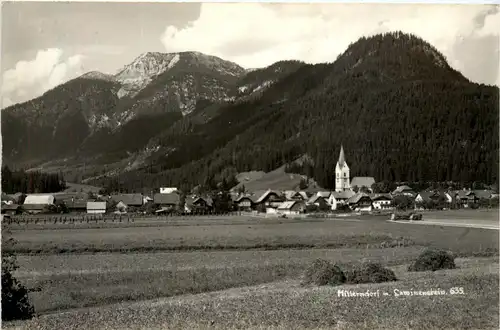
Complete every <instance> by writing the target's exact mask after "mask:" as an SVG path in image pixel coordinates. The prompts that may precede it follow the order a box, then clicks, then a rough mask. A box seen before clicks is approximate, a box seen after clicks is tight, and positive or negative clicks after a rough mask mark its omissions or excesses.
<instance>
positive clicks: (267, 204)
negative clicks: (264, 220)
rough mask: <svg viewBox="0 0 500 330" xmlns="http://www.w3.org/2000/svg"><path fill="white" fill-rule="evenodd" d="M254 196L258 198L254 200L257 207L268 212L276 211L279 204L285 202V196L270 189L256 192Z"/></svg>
mask: <svg viewBox="0 0 500 330" xmlns="http://www.w3.org/2000/svg"><path fill="white" fill-rule="evenodd" d="M253 197H254V198H256V199H255V202H254V204H255V205H256V207H257V208H260V209H261V210H262V211H263V210H265V212H267V213H275V212H276V209H277V208H278V206H280V205H281V203H282V202H284V198H283V197H281V196H280V194H279V193H277V192H275V191H272V190H270V189H268V190H266V191H264V192H256V193H255V194H254V196H253ZM254 198H252V200H253V199H254Z"/></svg>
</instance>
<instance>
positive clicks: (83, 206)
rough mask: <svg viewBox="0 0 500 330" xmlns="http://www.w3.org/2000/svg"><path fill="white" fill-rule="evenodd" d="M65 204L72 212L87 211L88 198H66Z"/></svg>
mask: <svg viewBox="0 0 500 330" xmlns="http://www.w3.org/2000/svg"><path fill="white" fill-rule="evenodd" d="M63 202H64V205H65V206H66V208H67V209H68V211H70V212H82V213H84V212H86V211H87V201H86V200H74V199H72V200H65V201H63Z"/></svg>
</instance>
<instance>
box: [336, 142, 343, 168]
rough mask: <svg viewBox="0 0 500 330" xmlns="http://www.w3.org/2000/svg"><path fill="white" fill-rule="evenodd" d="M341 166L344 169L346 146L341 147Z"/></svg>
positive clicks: (339, 162)
mask: <svg viewBox="0 0 500 330" xmlns="http://www.w3.org/2000/svg"><path fill="white" fill-rule="evenodd" d="M337 164H339V166H340V167H341V168H342V167H344V165H345V155H344V146H342V145H341V146H340V155H339V161H338V162H337Z"/></svg>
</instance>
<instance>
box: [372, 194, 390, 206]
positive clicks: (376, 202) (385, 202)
mask: <svg viewBox="0 0 500 330" xmlns="http://www.w3.org/2000/svg"><path fill="white" fill-rule="evenodd" d="M372 204H373V209H374V210H392V209H394V207H393V206H392V197H391V196H390V195H387V194H378V195H375V196H373V197H372Z"/></svg>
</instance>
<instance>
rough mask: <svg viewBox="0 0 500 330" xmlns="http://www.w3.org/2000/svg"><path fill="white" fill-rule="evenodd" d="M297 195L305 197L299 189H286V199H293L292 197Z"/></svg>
mask: <svg viewBox="0 0 500 330" xmlns="http://www.w3.org/2000/svg"><path fill="white" fill-rule="evenodd" d="M296 195H299V196H300V197H302V198H303V197H304V196H302V194H301V193H300V192H298V191H295V190H287V191H285V197H286V199H291V198H294V197H295V196H296Z"/></svg>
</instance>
